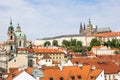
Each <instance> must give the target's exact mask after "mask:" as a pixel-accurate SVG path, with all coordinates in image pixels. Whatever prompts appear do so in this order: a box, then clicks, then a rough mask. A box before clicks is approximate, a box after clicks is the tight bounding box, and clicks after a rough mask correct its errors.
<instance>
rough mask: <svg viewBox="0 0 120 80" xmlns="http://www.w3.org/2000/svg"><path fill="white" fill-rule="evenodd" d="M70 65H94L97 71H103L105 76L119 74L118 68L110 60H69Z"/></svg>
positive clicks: (119, 68)
mask: <svg viewBox="0 0 120 80" xmlns="http://www.w3.org/2000/svg"><path fill="white" fill-rule="evenodd" d="M71 61H72V63H73V64H75V63H80V64H83V65H95V66H96V68H97V69H103V70H105V74H116V73H118V72H119V70H120V67H119V66H118V65H117V64H115V63H114V62H113V61H112V60H110V59H103V58H101V59H98V58H94V59H91V58H74V59H71Z"/></svg>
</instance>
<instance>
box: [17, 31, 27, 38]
mask: <svg viewBox="0 0 120 80" xmlns="http://www.w3.org/2000/svg"><path fill="white" fill-rule="evenodd" d="M15 36H16V37H23V38H25V34H24V33H22V32H15Z"/></svg>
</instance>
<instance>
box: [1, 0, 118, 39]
mask: <svg viewBox="0 0 120 80" xmlns="http://www.w3.org/2000/svg"><path fill="white" fill-rule="evenodd" d="M10 18H12V22H13V26H14V27H15V28H16V26H17V24H18V23H19V24H20V26H21V29H22V31H23V32H24V33H25V34H26V36H27V38H28V39H30V40H32V41H34V40H35V39H37V38H45V37H54V36H59V35H66V34H78V33H79V25H80V22H83V23H85V24H87V23H88V19H89V18H91V21H92V23H93V24H94V25H97V26H98V27H110V28H111V29H112V30H113V31H120V26H119V25H120V0H0V41H3V40H6V39H7V29H8V26H9V22H10Z"/></svg>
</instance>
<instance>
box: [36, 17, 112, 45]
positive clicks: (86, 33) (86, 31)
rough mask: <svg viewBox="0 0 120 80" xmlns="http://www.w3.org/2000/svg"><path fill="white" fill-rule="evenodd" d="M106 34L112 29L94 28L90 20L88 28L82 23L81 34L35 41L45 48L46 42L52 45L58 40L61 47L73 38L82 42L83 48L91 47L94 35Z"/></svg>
mask: <svg viewBox="0 0 120 80" xmlns="http://www.w3.org/2000/svg"><path fill="white" fill-rule="evenodd" d="M104 32H111V29H110V28H109V27H102V28H98V27H97V26H96V27H94V26H93V24H92V23H91V20H90V19H89V21H88V24H87V26H86V25H85V24H84V25H82V23H81V24H80V29H79V34H72V35H62V36H57V37H51V38H43V39H37V40H35V45H38V46H43V44H44V42H46V41H50V42H51V43H52V41H53V40H57V41H58V45H60V46H61V45H62V41H63V40H71V38H72V39H76V40H79V41H81V42H82V44H83V46H89V44H90V41H91V40H92V39H93V38H94V36H93V34H96V33H104Z"/></svg>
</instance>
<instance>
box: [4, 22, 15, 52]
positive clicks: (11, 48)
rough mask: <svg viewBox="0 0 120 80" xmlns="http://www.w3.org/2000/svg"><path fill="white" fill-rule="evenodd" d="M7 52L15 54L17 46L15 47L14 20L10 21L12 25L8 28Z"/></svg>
mask: <svg viewBox="0 0 120 80" xmlns="http://www.w3.org/2000/svg"><path fill="white" fill-rule="evenodd" d="M7 38H8V39H7V43H6V45H7V52H8V53H15V52H16V46H15V34H14V27H13V26H12V20H10V25H9V27H8V32H7Z"/></svg>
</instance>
